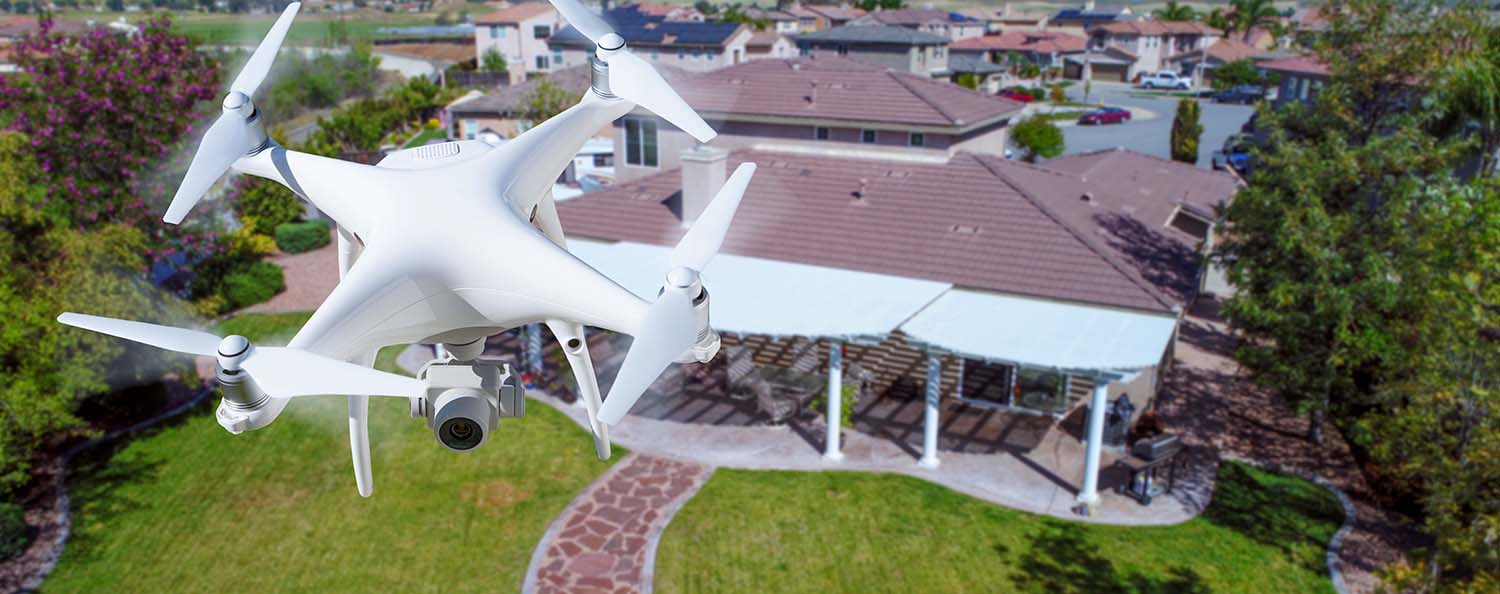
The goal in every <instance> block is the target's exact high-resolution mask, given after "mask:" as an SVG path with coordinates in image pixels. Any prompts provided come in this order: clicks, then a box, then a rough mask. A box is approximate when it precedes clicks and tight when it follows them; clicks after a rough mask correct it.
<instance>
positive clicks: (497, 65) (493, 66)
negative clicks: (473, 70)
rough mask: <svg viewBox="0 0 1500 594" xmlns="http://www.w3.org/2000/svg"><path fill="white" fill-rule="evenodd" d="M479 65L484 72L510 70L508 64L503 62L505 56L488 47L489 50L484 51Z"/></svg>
mask: <svg viewBox="0 0 1500 594" xmlns="http://www.w3.org/2000/svg"><path fill="white" fill-rule="evenodd" d="M479 67H480V68H481V69H482V70H484V71H485V72H496V73H499V72H509V71H510V65H509V64H506V63H505V56H502V55H500V52H499V51H496V50H495V49H494V48H490V49H489V51H486V52H484V60H483V62H482V63H481V64H480V65H479Z"/></svg>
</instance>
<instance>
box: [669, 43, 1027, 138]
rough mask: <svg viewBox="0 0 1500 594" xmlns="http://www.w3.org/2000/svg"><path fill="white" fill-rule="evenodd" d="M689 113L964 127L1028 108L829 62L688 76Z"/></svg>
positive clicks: (869, 67)
mask: <svg viewBox="0 0 1500 594" xmlns="http://www.w3.org/2000/svg"><path fill="white" fill-rule="evenodd" d="M677 90H678V92H679V93H681V94H682V97H683V98H684V99H686V100H687V102H688V104H690V105H692V106H693V109H696V110H698V111H699V112H704V113H715V114H751V115H760V116H777V117H793V118H809V119H825V120H844V121H852V122H884V123H895V124H907V125H928V126H957V127H965V126H970V125H974V124H978V123H981V122H988V121H993V120H995V119H997V118H1001V117H1005V116H1008V115H1013V114H1015V113H1017V112H1019V111H1020V110H1021V109H1022V108H1024V107H1025V106H1024V105H1022V104H1020V103H1017V102H1015V101H1011V100H1009V99H1005V98H1002V97H995V96H993V95H988V94H985V93H980V92H977V91H971V90H969V89H965V88H963V87H960V86H958V85H954V84H949V83H945V82H938V81H934V80H932V79H931V78H928V77H924V76H917V75H914V74H909V73H906V72H897V71H894V70H891V69H888V68H885V67H882V66H876V65H873V64H867V63H865V62H859V61H856V60H850V59H848V58H839V57H833V56H823V57H803V58H791V59H764V60H751V61H749V62H745V63H743V64H737V65H734V66H730V67H727V68H720V69H718V70H714V71H710V72H704V73H700V74H696V75H693V76H692V77H691V78H690V79H688V80H686V81H684V83H683V84H680V85H677Z"/></svg>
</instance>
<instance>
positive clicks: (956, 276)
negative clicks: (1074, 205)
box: [558, 149, 1181, 312]
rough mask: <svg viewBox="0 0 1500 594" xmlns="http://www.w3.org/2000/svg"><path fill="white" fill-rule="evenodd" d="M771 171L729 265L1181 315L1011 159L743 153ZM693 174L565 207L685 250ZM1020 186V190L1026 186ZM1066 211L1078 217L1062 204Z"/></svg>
mask: <svg viewBox="0 0 1500 594" xmlns="http://www.w3.org/2000/svg"><path fill="white" fill-rule="evenodd" d="M745 161H753V162H756V163H757V164H759V165H760V169H759V171H757V173H756V176H755V178H754V180H753V181H752V182H751V183H750V187H749V189H748V190H747V191H746V194H745V198H744V202H743V203H742V204H741V206H740V210H739V214H738V215H737V216H736V218H735V226H736V229H735V232H734V233H731V234H730V235H729V237H728V238H727V239H726V240H725V243H724V251H725V252H726V253H731V254H738V255H742V256H751V257H758V258H767V259H773V260H781V261H787V262H798V263H804V264H813V265H819V266H830V267H837V268H844V269H849V270H859V271H865V272H874V273H881V274H893V275H899V276H906V277H911V278H921V279H931V280H938V281H943V282H951V283H953V284H956V285H959V286H963V287H970V288H976V289H985V290H993V291H1000V292H1004V293H1010V294H1016V295H1028V296H1034V297H1040V298H1048V299H1060V300H1066V301H1076V302H1084V303H1095V304H1101V305H1107V306H1113V307H1124V308H1130V309H1137V310H1145V311H1153V312H1166V311H1171V309H1172V308H1173V307H1176V306H1179V305H1181V301H1180V300H1179V299H1178V298H1176V297H1175V296H1173V295H1172V294H1170V293H1168V292H1165V291H1163V290H1161V289H1159V288H1157V287H1156V286H1155V285H1154V284H1153V283H1152V281H1150V280H1149V279H1148V277H1147V276H1146V275H1145V274H1144V273H1143V272H1142V271H1141V270H1140V269H1139V264H1138V263H1136V262H1134V261H1132V260H1130V259H1128V258H1126V257H1124V256H1122V255H1121V250H1120V249H1119V248H1116V247H1114V246H1111V245H1110V244H1109V243H1108V242H1107V238H1104V237H1100V236H1098V234H1097V233H1096V232H1095V231H1094V230H1093V227H1092V225H1090V226H1078V225H1077V224H1076V223H1075V220H1077V217H1076V216H1075V215H1071V214H1063V213H1062V212H1061V211H1060V210H1059V208H1056V207H1055V205H1053V204H1050V203H1049V200H1050V199H1049V198H1046V197H1042V196H1038V195H1036V194H1034V193H1033V192H1032V190H1030V189H1022V187H1029V186H1026V185H1024V184H1012V183H1011V182H1009V181H1007V175H1006V169H1005V164H1004V163H1003V162H998V163H997V161H998V160H997V159H993V158H990V157H981V156H978V155H974V154H970V153H959V154H957V155H955V156H954V157H953V158H952V159H951V160H949V161H948V162H947V163H944V164H936V163H909V162H893V161H883V160H876V159H861V158H845V157H833V156H816V155H806V154H800V153H799V154H790V153H777V152H772V151H764V150H753V149H752V150H741V151H736V152H734V153H731V154H730V155H729V163H728V166H729V167H730V168H733V167H735V166H736V165H738V164H739V163H741V162H745ZM680 184H681V172H680V170H676V169H674V170H669V171H664V172H662V173H658V174H656V175H652V176H649V177H646V178H642V179H638V180H634V181H631V182H627V183H623V184H618V185H616V186H613V187H610V188H608V189H605V190H600V191H597V192H593V193H590V194H586V195H584V196H581V197H579V198H575V199H573V200H568V201H566V202H562V203H559V204H558V212H559V214H560V215H561V218H562V223H563V227H564V228H565V229H567V231H568V233H569V234H570V235H576V236H581V237H591V238H596V239H604V240H615V241H633V242H640V243H649V244H656V245H672V244H674V243H675V242H676V241H677V240H678V239H679V238H680V237H681V234H682V231H683V230H682V227H681V224H680V222H679V221H678V219H677V217H676V215H674V214H673V213H674V212H675V211H674V208H675V207H676V206H677V203H678V202H679V201H680V200H681V194H680V187H681V185H680ZM1018 186H1019V187H1018ZM1062 206H1065V205H1062Z"/></svg>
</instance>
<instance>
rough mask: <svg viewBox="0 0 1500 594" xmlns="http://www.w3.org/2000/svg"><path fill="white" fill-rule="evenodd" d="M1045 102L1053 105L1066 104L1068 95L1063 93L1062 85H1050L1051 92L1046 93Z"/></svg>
mask: <svg viewBox="0 0 1500 594" xmlns="http://www.w3.org/2000/svg"><path fill="white" fill-rule="evenodd" d="M1047 100H1048V101H1051V102H1053V103H1067V101H1068V94H1067V93H1066V92H1064V91H1063V86H1062V85H1052V90H1050V91H1048V92H1047Z"/></svg>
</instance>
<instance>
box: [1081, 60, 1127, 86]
mask: <svg viewBox="0 0 1500 594" xmlns="http://www.w3.org/2000/svg"><path fill="white" fill-rule="evenodd" d="M1089 66H1090V67H1091V69H1092V70H1093V71H1094V80H1102V81H1110V82H1126V79H1125V75H1126V74H1127V73H1128V72H1129V70H1130V66H1129V65H1126V64H1090V65H1089Z"/></svg>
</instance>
